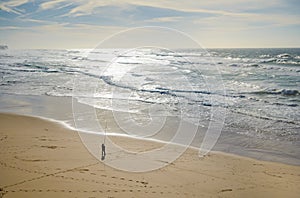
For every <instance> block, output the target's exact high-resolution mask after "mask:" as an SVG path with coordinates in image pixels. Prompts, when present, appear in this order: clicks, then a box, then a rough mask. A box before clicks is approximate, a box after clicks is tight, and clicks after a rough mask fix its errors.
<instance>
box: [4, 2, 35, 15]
mask: <svg viewBox="0 0 300 198" xmlns="http://www.w3.org/2000/svg"><path fill="white" fill-rule="evenodd" d="M28 2H30V0H12V1H4V2H1V3H0V9H1V10H4V11H6V12H12V13H15V14H22V13H23V12H22V11H21V10H19V9H17V7H18V6H21V5H23V4H26V3H28Z"/></svg>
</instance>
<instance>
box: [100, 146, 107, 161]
mask: <svg viewBox="0 0 300 198" xmlns="http://www.w3.org/2000/svg"><path fill="white" fill-rule="evenodd" d="M101 148H102V156H101V160H102V161H103V160H105V156H106V152H105V145H104V144H102V146H101Z"/></svg>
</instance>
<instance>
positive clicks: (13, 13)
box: [0, 0, 300, 45]
mask: <svg viewBox="0 0 300 198" xmlns="http://www.w3.org/2000/svg"><path fill="white" fill-rule="evenodd" d="M0 8H1V10H0V12H1V18H0V20H1V24H0V30H1V36H2V35H4V34H3V32H5V36H7V38H12V35H10V34H9V31H12V32H14V35H15V37H14V38H17V36H20V35H21V34H22V35H27V36H29V35H30V36H33V35H32V32H31V31H35V32H36V33H37V34H38V33H39V34H44V36H41V35H39V36H38V37H39V38H41V39H42V38H46V36H49V37H51V34H50V33H49V32H51V33H52V34H53V35H57V39H58V40H60V41H63V39H62V38H64V39H67V40H69V39H68V36H67V34H69V37H70V38H73V39H75V40H80V39H79V35H80V36H82V37H84V35H85V34H86V35H87V34H89V35H93V36H90V37H89V36H87V37H86V38H89V39H91V38H92V37H93V38H94V39H96V38H97V35H95V34H94V33H93V31H94V32H97V33H98V35H100V33H99V32H106V33H111V32H112V31H117V30H119V29H124V28H128V27H136V26H145V25H157V26H166V27H171V28H175V29H180V30H182V31H185V32H187V33H189V34H191V35H192V36H193V35H194V36H196V37H199V38H204V37H205V36H206V38H210V37H211V36H212V35H214V36H218V38H219V39H220V38H222V34H226V35H229V37H232V38H231V39H232V40H235V39H238V38H239V37H240V38H244V37H245V35H247V33H248V32H249V31H251V32H253V33H255V34H256V35H263V34H265V35H267V34H268V33H269V32H270V31H271V30H272V35H278V37H279V35H282V34H287V33H288V34H289V35H296V33H295V32H297V31H299V30H300V13H299V12H298V10H299V9H300V2H299V1H297V0H273V1H261V0H230V1H226V0H213V1H206V0H199V1H195V0H185V1H182V0H164V1H162V0H151V1H145V0H109V1H108V0H52V1H50V0H49V1H47V0H41V1H40V0H39V1H38V0H10V1H8V0H2V1H1V2H0ZM297 8H299V9H297ZM22 30H23V31H22ZM91 30H93V31H91ZM18 31H19V33H18V34H17V32H18ZM26 31H27V32H26ZM290 32H292V33H290ZM233 33H234V34H235V35H236V36H231V35H232V34H233ZM58 34H60V36H59V35H58ZM101 35H102V36H104V35H105V34H101ZM35 36H37V35H35ZM265 37H266V38H268V36H265ZM5 38H6V37H5ZM285 38H287V37H285ZM297 38H298V37H297ZM297 38H296V37H295V36H294V37H290V40H292V39H293V40H299V39H297ZM251 39H253V40H255V38H252V37H251V38H250V40H251ZM98 40H99V39H98ZM207 40H210V41H211V40H212V39H207ZM219 41H220V40H219ZM12 42H13V41H12ZM40 42H42V41H40ZM249 42H250V41H249ZM274 42H275V41H274ZM70 43H71V42H69V44H70ZM77 43H78V41H77ZM23 44H25V41H23ZM50 44H51V43H50ZM51 45H52V44H51ZM70 45H71V44H70Z"/></svg>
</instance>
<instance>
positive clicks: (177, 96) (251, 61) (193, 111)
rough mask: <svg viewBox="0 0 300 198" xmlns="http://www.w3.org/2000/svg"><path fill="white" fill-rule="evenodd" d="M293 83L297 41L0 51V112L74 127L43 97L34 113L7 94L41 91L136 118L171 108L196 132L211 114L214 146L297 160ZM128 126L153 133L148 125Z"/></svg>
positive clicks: (299, 139) (298, 117) (169, 112)
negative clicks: (286, 43)
mask: <svg viewBox="0 0 300 198" xmlns="http://www.w3.org/2000/svg"><path fill="white" fill-rule="evenodd" d="M299 88H300V48H266V49H264V48H258V49H254V48H251V49H172V50H168V49H159V48H154V47H145V48H138V49H123V48H122V49H110V48H107V49H66V50H52V49H51V50H50V49H49V50H47V49H43V50H36V49H35V50H33V49H31V50H24V49H18V50H14V49H6V50H0V101H1V103H2V105H1V104H0V111H1V112H14V113H20V114H32V115H34V116H41V117H45V118H51V119H55V120H57V121H60V122H64V124H65V125H73V126H71V127H76V126H75V125H74V124H72V122H71V121H70V120H71V119H72V118H74V116H75V114H74V112H73V114H72V113H70V114H69V115H68V116H69V117H68V119H69V120H67V119H66V118H60V117H55V116H53V115H52V117H51V116H49V115H50V114H49V112H50V111H54V110H53V109H55V108H56V107H55V106H54V105H52V106H51V105H49V106H51V109H50V110H49V109H48V110H47V109H46V108H45V109H46V110H45V109H44V110H43V111H39V114H38V115H35V112H34V111H31V112H25V113H24V111H22V109H23V110H24V108H23V107H22V105H19V106H18V105H17V106H16V102H15V101H16V100H17V101H19V104H21V103H22V101H26V102H28V101H30V105H31V106H34V107H35V108H41V105H40V104H41V101H45V98H52V99H51V100H56V101H64V100H66V98H67V99H68V98H69V99H72V100H73V101H76V103H79V104H83V105H87V106H89V107H92V108H95V109H103V110H106V111H112V112H122V113H123V114H119V115H122V116H129V117H128V120H129V119H130V120H134V122H135V123H136V124H137V125H139V126H142V127H143V126H145V127H146V126H147V123H148V124H149V123H151V121H155V120H162V119H163V118H165V117H175V118H179V120H184V121H186V122H189V123H192V124H194V125H196V126H198V127H199V128H201V130H203V131H205V130H208V129H209V126H210V124H211V122H212V121H213V120H214V119H218V121H219V123H221V125H218V127H219V129H218V130H220V132H221V133H220V137H219V139H218V142H217V143H216V145H215V147H214V148H213V150H219V151H225V152H229V153H234V154H240V155H245V156H250V157H254V158H258V159H263V160H270V161H279V162H283V163H288V164H295V165H299V164H300V89H299ZM73 104H74V102H73ZM72 108H73V111H74V108H77V107H76V106H74V105H73V106H72ZM78 108H79V107H78ZM46 111H48V113H47V112H46ZM75 111H76V110H75ZM41 112H44V113H41ZM124 113H125V114H124ZM72 116H73V117H72ZM78 119H79V118H78ZM115 119H116V118H115ZM75 122H76V121H75ZM122 123H124V122H122ZM122 123H121V124H122ZM83 127H84V126H83ZM121 128H122V127H121ZM123 129H124V130H125V132H126V130H130V129H128V128H124V127H123ZM84 130H86V131H88V130H89V128H88V126H86V128H85V129H84ZM211 130H214V128H212V129H211ZM127 132H128V131H127ZM127 134H132V133H130V132H128V133H127ZM188 134H189V133H188V132H187V135H188ZM134 135H135V136H138V137H142V138H149V137H152V138H153V137H154V138H156V137H155V136H151V131H150V132H149V130H145V131H143V130H140V131H139V132H136V133H134ZM157 138H158V139H159V136H157ZM195 138H197V137H195ZM192 146H195V147H199V141H198V142H197V141H194V143H193V144H192Z"/></svg>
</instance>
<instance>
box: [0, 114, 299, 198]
mask: <svg viewBox="0 0 300 198" xmlns="http://www.w3.org/2000/svg"><path fill="white" fill-rule="evenodd" d="M115 139H117V140H116V141H119V142H120V143H121V144H122V143H123V144H124V142H125V143H126V145H129V147H130V145H131V144H132V145H134V146H133V147H139V148H143V147H148V148H149V149H152V148H155V147H157V145H158V143H155V142H153V143H149V142H147V143H145V141H141V140H133V139H126V138H115ZM0 167H1V168H0V188H1V190H0V197H7V198H8V197H298V196H299V194H300V166H291V165H285V164H280V163H273V162H265V161H258V160H254V159H250V158H245V157H240V156H235V155H230V154H225V153H216V152H211V153H210V154H208V155H206V156H205V157H202V158H199V156H198V151H197V150H195V149H188V150H187V151H186V152H185V153H184V154H183V155H182V156H181V157H180V158H178V159H177V160H176V161H174V162H173V163H170V164H169V165H168V166H165V167H163V168H161V169H158V170H154V171H150V172H145V173H132V172H125V171H120V170H116V169H113V168H111V167H109V166H107V165H105V164H104V163H102V162H101V161H99V160H97V159H95V158H94V157H93V156H92V155H91V154H90V153H89V152H88V151H87V149H86V148H85V146H84V145H83V144H82V142H81V140H80V137H79V136H78V133H76V132H75V131H72V130H70V129H66V128H64V127H63V126H62V125H60V124H58V123H53V122H49V121H47V120H43V119H39V118H34V117H26V116H20V115H13V114H0Z"/></svg>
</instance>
